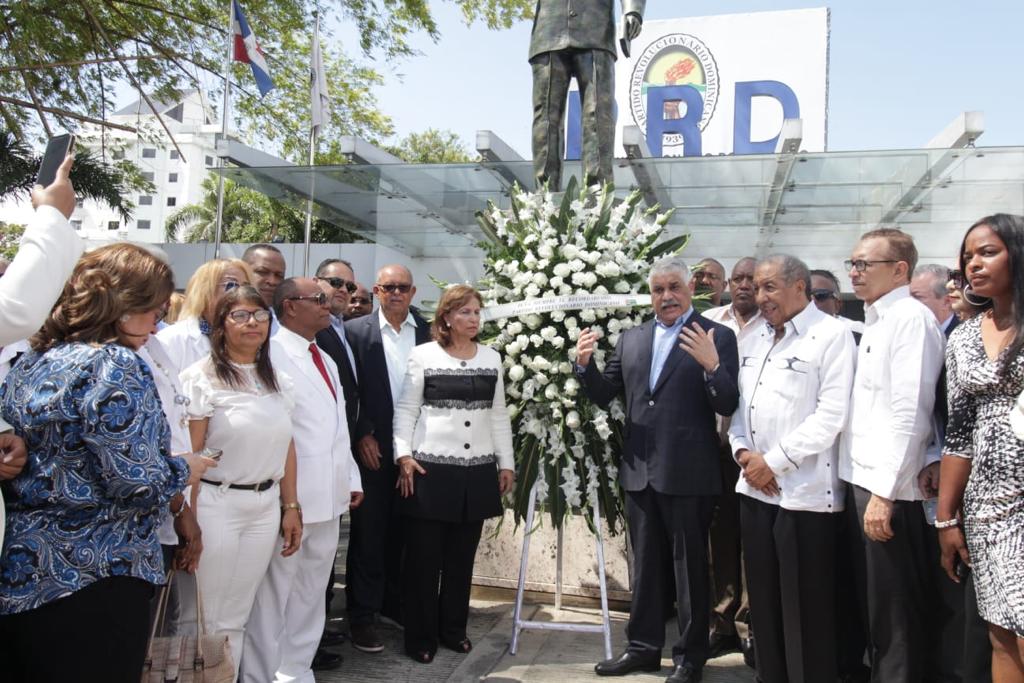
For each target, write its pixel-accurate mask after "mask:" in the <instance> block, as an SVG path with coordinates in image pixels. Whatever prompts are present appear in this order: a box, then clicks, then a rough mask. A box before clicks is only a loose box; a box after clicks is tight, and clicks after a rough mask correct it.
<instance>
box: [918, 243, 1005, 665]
mask: <svg viewBox="0 0 1024 683" xmlns="http://www.w3.org/2000/svg"><path fill="white" fill-rule="evenodd" d="M949 276H950V272H949V268H946V266H942V265H938V264H934V263H926V264H924V265H920V266H918V267H917V268H916V269H915V270H914V276H913V277H912V278H911V280H910V294H911V296H913V297H914V298H915V299H917V300H918V301H920V302H921V303H923V304H924V305H925V306H927V307H928V308H929V310H931V312H932V313H934V314H935V321H936V322H937V323H938V324H939V327H940V328H941V329H942V332H943V334H945V335H946V339H947V340H948V339H949V335H950V334H952V333H953V330H954V329H956V326H957V325H959V324H960V321H959V320H958V319H957V317H956V315H954V314H953V302H952V300H951V299H950V296H949V292H947V291H946V283H947V282H948V281H949ZM948 420H949V407H948V405H947V400H946V368H945V366H943V368H942V372H941V373H940V374H939V381H938V383H937V384H936V385H935V422H936V426H937V431H938V436H939V437H942V435H944V434H945V432H946V422H947V421H948ZM935 455H936V456H938V451H935ZM918 480H919V483H920V486H921V490H922V491H924V493H925V494H926V495H928V496H929V497H932V498H934V497H936V496H938V494H939V463H938V462H937V461H936V462H933V463H931V464H929V465H928V466H927V467H925V468H924V469H923V470H921V473H920V474H919V475H918ZM928 531H929V533H928V535H927V537H926V541H927V544H928V556H929V558H930V559H931V560H933V562H932V566H933V569H934V572H933V574H932V576H931V577H930V578H931V580H932V582H933V584H934V590H933V591H932V602H933V604H932V605H931V613H930V615H929V617H930V618H929V620H928V623H929V624H930V626H931V630H932V632H931V633H929V637H928V642H929V644H930V648H929V656H928V658H927V661H928V666H929V670H928V674H929V677H928V679H929V680H933V681H937V682H938V683H953V682H957V683H959V681H963V682H964V683H979V682H980V681H990V680H991V679H992V670H991V669H992V646H991V645H990V644H989V639H988V629H987V625H986V623H985V621H984V620H983V619H982V618H981V616H980V615H979V614H978V603H977V597H976V596H975V593H974V582H973V580H972V578H971V574H970V569H969V568H967V567H965V568H964V572H965V573H966V576H965V580H964V581H962V582H960V583H955V582H953V581H950V580H949V577H948V576H946V572H945V571H944V570H943V569H942V567H941V566H939V567H937V568H936V567H935V565H936V564H937V563H938V561H939V554H940V552H939V539H938V532H937V531H935V530H933V529H931V528H929V530H928Z"/></svg>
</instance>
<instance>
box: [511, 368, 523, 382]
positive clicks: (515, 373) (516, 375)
mask: <svg viewBox="0 0 1024 683" xmlns="http://www.w3.org/2000/svg"><path fill="white" fill-rule="evenodd" d="M525 376H526V370H524V369H523V366H522V365H513V366H512V367H511V368H509V369H508V378H509V379H510V380H512V381H513V382H518V381H519V380H521V379H522V378H523V377H525Z"/></svg>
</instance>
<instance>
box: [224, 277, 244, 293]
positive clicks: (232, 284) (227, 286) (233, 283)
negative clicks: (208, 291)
mask: <svg viewBox="0 0 1024 683" xmlns="http://www.w3.org/2000/svg"><path fill="white" fill-rule="evenodd" d="M220 286H221V287H223V288H224V292H225V293H226V292H230V291H231V290H232V289H238V288H239V287H241V286H242V283H241V282H238V281H237V280H227V281H226V282H222V283H220Z"/></svg>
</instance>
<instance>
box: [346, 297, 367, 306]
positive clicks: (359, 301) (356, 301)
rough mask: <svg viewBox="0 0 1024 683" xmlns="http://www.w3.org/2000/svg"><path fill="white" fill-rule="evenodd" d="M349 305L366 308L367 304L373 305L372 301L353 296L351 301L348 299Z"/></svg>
mask: <svg viewBox="0 0 1024 683" xmlns="http://www.w3.org/2000/svg"><path fill="white" fill-rule="evenodd" d="M349 303H351V304H354V305H356V306H366V305H367V304H371V303H373V301H372V300H371V299H364V298H363V297H361V296H354V297H352V298H351V299H349Z"/></svg>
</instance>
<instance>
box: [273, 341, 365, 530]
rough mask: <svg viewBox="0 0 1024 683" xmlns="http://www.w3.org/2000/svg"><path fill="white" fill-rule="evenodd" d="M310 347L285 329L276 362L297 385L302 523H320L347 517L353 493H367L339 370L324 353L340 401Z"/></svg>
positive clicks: (295, 417) (295, 432)
mask: <svg viewBox="0 0 1024 683" xmlns="http://www.w3.org/2000/svg"><path fill="white" fill-rule="evenodd" d="M309 344H310V342H309V341H307V340H306V339H304V338H303V337H301V336H299V335H297V334H295V333H294V332H292V331H291V330H289V329H287V328H285V327H283V326H282V327H281V328H280V329H279V330H278V331H277V334H275V335H274V337H273V339H272V340H271V344H270V359H271V361H272V362H273V364H274V369H275V370H281V371H283V372H285V373H287V374H288V376H290V377H291V378H292V380H293V381H294V382H295V410H294V411H292V431H293V433H292V437H293V438H294V439H295V455H296V464H297V466H298V467H297V469H298V493H299V504H300V505H302V521H303V522H305V523H315V522H327V521H330V520H332V519H335V518H337V517H340V516H341V515H342V514H344V513H345V512H346V511H347V510H348V503H349V497H350V494H351V492H352V491H362V490H363V485H362V482H361V480H360V478H359V467H358V466H356V462H355V459H354V458H353V457H352V447H351V445H350V443H349V435H348V419H347V418H346V416H345V395H344V394H343V393H342V391H341V380H340V379H339V377H338V368H337V366H336V365H335V364H334V361H333V360H331V357H330V356H328V355H327V352H325V351H323V350H322V349H321V350H320V357H321V358H322V359H323V361H324V365H325V366H326V368H327V374H328V376H329V377H330V379H331V382H332V383H333V385H334V387H335V392H336V393H337V400H335V397H334V396H332V395H331V391H330V389H328V387H327V383H326V382H324V378H323V376H322V375H321V374H320V371H319V370H317V368H316V365H314V364H313V357H312V355H311V354H310V352H309ZM318 348H319V347H318Z"/></svg>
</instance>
